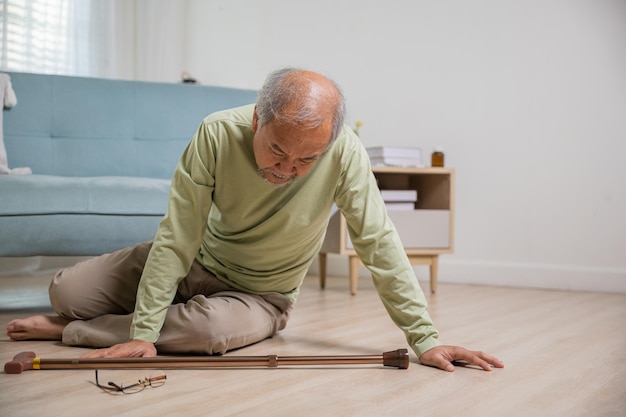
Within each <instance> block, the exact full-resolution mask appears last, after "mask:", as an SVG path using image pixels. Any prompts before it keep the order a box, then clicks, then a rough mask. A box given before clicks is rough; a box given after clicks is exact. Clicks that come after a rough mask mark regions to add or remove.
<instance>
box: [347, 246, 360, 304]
mask: <svg viewBox="0 0 626 417" xmlns="http://www.w3.org/2000/svg"><path fill="white" fill-rule="evenodd" d="M349 262H350V265H349V269H350V294H352V295H356V290H357V287H358V286H359V266H360V265H361V260H360V259H359V257H358V256H350V257H349Z"/></svg>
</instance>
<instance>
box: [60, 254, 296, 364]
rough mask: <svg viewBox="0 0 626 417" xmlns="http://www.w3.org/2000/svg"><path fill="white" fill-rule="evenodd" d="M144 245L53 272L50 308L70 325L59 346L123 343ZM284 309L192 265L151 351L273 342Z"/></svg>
mask: <svg viewBox="0 0 626 417" xmlns="http://www.w3.org/2000/svg"><path fill="white" fill-rule="evenodd" d="M150 247H151V243H150V242H148V243H142V244H139V245H137V246H135V247H132V248H127V249H122V250H120V251H117V252H113V253H111V254H107V255H102V256H99V257H96V258H92V259H89V260H87V261H84V262H80V263H78V264H76V265H75V266H73V267H71V268H67V269H64V270H61V271H59V272H58V273H57V274H56V276H55V277H54V279H53V280H52V283H51V284H50V289H49V293H50V301H51V303H52V307H53V308H54V310H55V312H56V313H57V314H58V315H59V316H61V317H64V318H67V319H71V320H73V321H72V322H70V323H69V324H68V325H67V327H66V328H65V330H64V332H63V339H62V341H63V343H65V344H67V345H72V346H89V347H108V346H112V345H114V344H117V343H123V342H125V341H128V340H129V335H130V324H131V321H132V313H133V310H134V308H135V296H136V293H137V287H138V285H139V280H140V278H141V273H142V271H143V266H144V264H145V262H146V259H147V257H148V252H149V251H150ZM290 310H291V303H290V301H289V299H288V298H287V297H285V296H282V295H279V294H271V295H262V296H261V295H255V294H248V293H245V292H242V291H239V290H236V289H234V288H232V287H230V286H228V285H226V284H225V283H223V282H222V281H220V280H218V279H217V278H216V277H215V275H213V274H212V273H211V272H209V271H207V270H206V269H205V268H204V267H203V266H202V265H201V264H200V263H198V262H197V261H195V262H194V263H193V265H192V267H191V270H190V271H189V274H188V275H187V277H186V278H185V279H184V280H183V281H182V282H181V283H180V284H179V286H178V290H177V292H176V296H175V298H174V301H173V303H172V304H171V305H170V306H169V308H168V310H167V314H166V317H165V323H164V325H163V328H162V329H161V334H160V336H159V338H158V340H157V341H156V347H157V350H158V351H159V352H160V353H187V354H221V353H224V352H226V351H227V350H231V349H236V348H239V347H242V346H246V345H249V344H252V343H256V342H258V341H261V340H263V339H266V338H268V337H272V336H273V335H274V334H276V332H277V331H279V330H282V329H283V328H284V327H285V326H286V324H287V319H288V316H289V311H290Z"/></svg>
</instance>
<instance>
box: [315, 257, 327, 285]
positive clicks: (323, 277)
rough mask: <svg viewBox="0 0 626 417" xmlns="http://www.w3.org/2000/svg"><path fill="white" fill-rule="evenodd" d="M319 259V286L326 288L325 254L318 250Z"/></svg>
mask: <svg viewBox="0 0 626 417" xmlns="http://www.w3.org/2000/svg"><path fill="white" fill-rule="evenodd" d="M317 259H318V261H319V269H320V271H319V275H320V288H326V254H325V253H322V252H320V253H319V254H318V255H317Z"/></svg>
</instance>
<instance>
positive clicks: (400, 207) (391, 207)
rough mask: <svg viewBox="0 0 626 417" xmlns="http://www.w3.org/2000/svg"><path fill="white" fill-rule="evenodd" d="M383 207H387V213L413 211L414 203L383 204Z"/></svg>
mask: <svg viewBox="0 0 626 417" xmlns="http://www.w3.org/2000/svg"><path fill="white" fill-rule="evenodd" d="M385 207H387V211H413V210H415V204H414V203H396V202H389V203H385Z"/></svg>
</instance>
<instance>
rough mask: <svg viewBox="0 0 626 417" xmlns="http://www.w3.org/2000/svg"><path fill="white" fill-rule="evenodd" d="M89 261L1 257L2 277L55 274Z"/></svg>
mask: <svg viewBox="0 0 626 417" xmlns="http://www.w3.org/2000/svg"><path fill="white" fill-rule="evenodd" d="M85 259H89V257H88V256H28V257H0V276H3V275H4V276H6V275H37V274H41V273H43V272H53V271H56V270H59V269H62V268H66V267H68V266H72V265H75V264H76V263H78V262H80V261H83V260H85Z"/></svg>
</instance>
